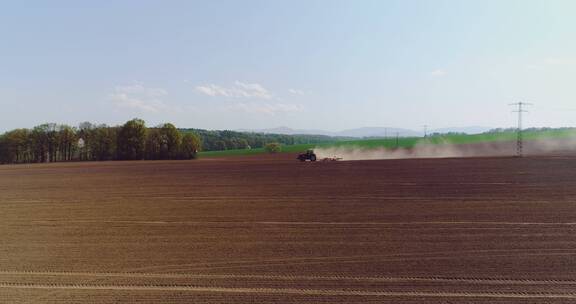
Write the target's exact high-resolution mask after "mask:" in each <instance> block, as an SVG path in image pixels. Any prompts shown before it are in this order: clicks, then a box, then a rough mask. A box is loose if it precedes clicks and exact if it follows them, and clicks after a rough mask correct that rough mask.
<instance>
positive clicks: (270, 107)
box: [224, 102, 304, 115]
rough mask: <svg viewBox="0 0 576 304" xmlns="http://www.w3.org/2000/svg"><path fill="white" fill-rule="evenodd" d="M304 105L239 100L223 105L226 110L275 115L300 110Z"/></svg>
mask: <svg viewBox="0 0 576 304" xmlns="http://www.w3.org/2000/svg"><path fill="white" fill-rule="evenodd" d="M303 109H304V107H303V106H302V105H297V104H287V103H261V102H247V103H246V102H239V103H235V104H233V105H230V106H226V107H224V110H226V111H242V112H245V113H256V114H266V115H276V114H281V113H291V112H302V110H303Z"/></svg>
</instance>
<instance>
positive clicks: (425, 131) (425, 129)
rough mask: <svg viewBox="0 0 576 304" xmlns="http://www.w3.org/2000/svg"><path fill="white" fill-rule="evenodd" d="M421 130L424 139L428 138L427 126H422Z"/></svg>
mask: <svg viewBox="0 0 576 304" xmlns="http://www.w3.org/2000/svg"><path fill="white" fill-rule="evenodd" d="M422 128H424V137H428V125H423V126H422Z"/></svg>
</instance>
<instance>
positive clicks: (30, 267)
mask: <svg viewBox="0 0 576 304" xmlns="http://www.w3.org/2000/svg"><path fill="white" fill-rule="evenodd" d="M294 158H295V156H294V155H282V154H281V155H272V156H266V157H264V158H261V157H260V156H255V157H244V158H229V159H218V160H216V159H212V160H209V159H206V160H200V161H172V162H164V161H157V162H103V163H66V164H45V165H18V166H0V302H1V303H320V302H324V303H334V302H341V303H570V302H574V301H576V259H575V257H576V204H575V202H576V178H575V177H576V156H573V155H570V154H564V155H558V156H541V157H529V158H522V159H518V158H466V159H411V160H376V161H352V162H316V163H310V162H306V163H301V162H298V161H296V160H295V159H294Z"/></svg>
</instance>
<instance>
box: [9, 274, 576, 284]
mask: <svg viewBox="0 0 576 304" xmlns="http://www.w3.org/2000/svg"><path fill="white" fill-rule="evenodd" d="M1 275H13V276H58V277H84V278H86V277H89V278H118V277H122V278H158V279H265V280H270V279H271V280H286V281H317V280H321V281H366V282H454V283H470V284H475V283H476V284H487V285H501V284H506V285H509V284H513V285H524V284H526V285H576V280H568V279H540V280H536V279H518V278H504V277H446V276H353V275H346V274H333V275H298V274H285V275H267V274H201V273H198V274H193V273H177V272H173V273H150V272H148V273H146V272H72V271H9V270H0V276H1Z"/></svg>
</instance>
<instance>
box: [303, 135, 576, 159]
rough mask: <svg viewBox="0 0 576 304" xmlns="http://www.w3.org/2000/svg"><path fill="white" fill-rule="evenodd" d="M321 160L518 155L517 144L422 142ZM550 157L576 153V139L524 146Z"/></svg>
mask: <svg viewBox="0 0 576 304" xmlns="http://www.w3.org/2000/svg"><path fill="white" fill-rule="evenodd" d="M314 152H315V153H316V155H317V157H318V159H320V160H322V159H325V158H341V159H342V160H370V159H404V158H461V157H502V156H514V155H516V142H515V141H497V142H486V143H473V144H452V143H450V142H448V141H446V142H444V143H439V144H432V143H430V142H427V141H422V142H421V143H419V144H417V145H416V146H414V147H413V148H398V149H386V148H378V149H367V148H362V147H353V146H351V147H333V148H316V149H314ZM549 153H576V136H572V137H566V138H554V139H539V140H531V141H526V142H524V155H527V156H529V155H542V154H549Z"/></svg>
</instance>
